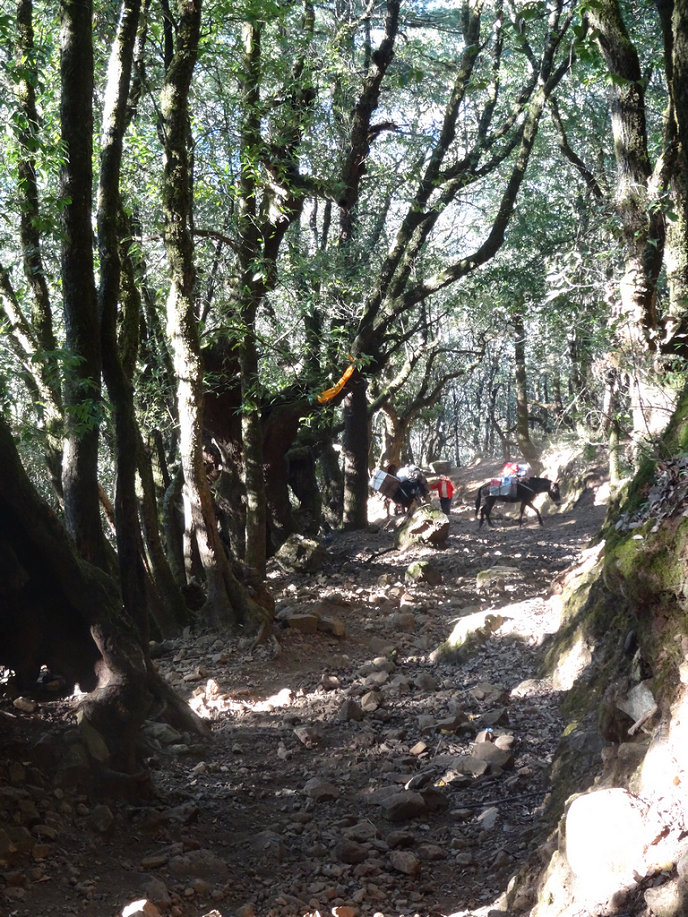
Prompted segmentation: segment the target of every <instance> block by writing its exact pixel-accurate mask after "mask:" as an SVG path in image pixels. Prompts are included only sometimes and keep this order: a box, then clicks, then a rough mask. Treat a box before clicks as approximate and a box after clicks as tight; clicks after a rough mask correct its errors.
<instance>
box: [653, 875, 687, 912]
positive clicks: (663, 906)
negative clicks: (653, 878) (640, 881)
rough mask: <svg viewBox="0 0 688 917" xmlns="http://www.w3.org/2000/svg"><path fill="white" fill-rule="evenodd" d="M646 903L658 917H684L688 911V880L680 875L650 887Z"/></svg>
mask: <svg viewBox="0 0 688 917" xmlns="http://www.w3.org/2000/svg"><path fill="white" fill-rule="evenodd" d="M645 903H646V904H647V906H648V907H649V908H650V910H651V911H652V913H653V914H654V915H656V917H684V915H685V914H686V913H687V912H688V882H686V880H685V879H682V878H680V877H678V878H675V879H670V880H669V881H668V882H665V883H664V884H663V885H658V886H657V887H656V888H648V889H647V891H646V892H645Z"/></svg>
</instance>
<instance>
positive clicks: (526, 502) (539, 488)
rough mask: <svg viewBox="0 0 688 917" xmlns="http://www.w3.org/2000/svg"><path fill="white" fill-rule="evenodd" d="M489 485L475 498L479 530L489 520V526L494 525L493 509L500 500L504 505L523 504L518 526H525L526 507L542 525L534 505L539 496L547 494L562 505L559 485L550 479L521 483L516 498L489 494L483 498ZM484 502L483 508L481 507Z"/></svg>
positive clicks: (540, 517) (480, 489)
mask: <svg viewBox="0 0 688 917" xmlns="http://www.w3.org/2000/svg"><path fill="white" fill-rule="evenodd" d="M489 487H490V485H489V484H483V485H482V487H479V488H478V495H477V497H476V498H475V514H476V516H477V515H478V513H480V525H479V526H478V528H481V527H482V524H483V522H484V521H485V520H486V519H487V523H488V525H492V519H490V513H491V512H492V507H493V506H494V505H495V503H496V502H497V501H498V500H501V501H503V502H504V503H520V504H521V513H520V515H519V517H518V524H519V526H520V525H523V513H524V512H525V508H526V506H529V507H530V508H531V509H532V510H533V512H534V513H535V514H536V516H537V517H538V522H539V523H540V525H542V516H541V515H540V511H539V510H538V508H537V506H535V504H534V503H533V500H534V499H535V497H536V496H537V495H538V494H547V496H548V497H549V498H550V499H551V500H553V501H554V502H555V503H556V504H557V506H558V505H559V504H560V503H561V494H560V493H559V483H558V482H557V481H550V480H549V478H528V480H527V481H519V482H518V483H517V484H516V495H515V496H513V497H512V496H510V495H508V496H506V495H505V496H502V495H501V494H490V493H487V494H486V495H485V496H483V491H484V490H486V489H487V490H489ZM481 500H482V506H481V505H480V503H481Z"/></svg>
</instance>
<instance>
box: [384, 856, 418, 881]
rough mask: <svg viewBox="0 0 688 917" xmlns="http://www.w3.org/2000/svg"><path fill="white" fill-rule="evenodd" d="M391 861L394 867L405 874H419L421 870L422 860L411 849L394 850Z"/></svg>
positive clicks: (390, 857)
mask: <svg viewBox="0 0 688 917" xmlns="http://www.w3.org/2000/svg"><path fill="white" fill-rule="evenodd" d="M389 862H390V865H391V867H392V869H395V870H396V871H397V872H401V873H403V874H404V875H405V876H417V875H418V873H419V872H420V860H419V859H418V857H417V856H416V855H415V854H413V853H411V851H410V850H392V851H391V852H390V854H389Z"/></svg>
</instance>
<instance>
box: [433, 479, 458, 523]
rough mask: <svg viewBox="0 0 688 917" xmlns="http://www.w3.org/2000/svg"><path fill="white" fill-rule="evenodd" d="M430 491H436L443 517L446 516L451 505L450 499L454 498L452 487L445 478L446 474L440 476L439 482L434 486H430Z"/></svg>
mask: <svg viewBox="0 0 688 917" xmlns="http://www.w3.org/2000/svg"><path fill="white" fill-rule="evenodd" d="M430 490H436V491H437V493H438V494H439V498H440V506H441V507H442V512H443V513H444V514H445V516H448V515H449V513H450V512H451V503H452V497H453V496H454V485H453V484H452V482H451V481H450V480H449V478H448V477H447V476H446V474H441V475H440V479H439V481H435V483H434V484H431V485H430Z"/></svg>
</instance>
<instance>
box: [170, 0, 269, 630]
mask: <svg viewBox="0 0 688 917" xmlns="http://www.w3.org/2000/svg"><path fill="white" fill-rule="evenodd" d="M177 17H178V18H177V28H176V47H175V51H174V54H173V56H172V59H171V61H170V64H169V66H168V68H167V72H166V74H165V82H164V86H163V90H162V94H161V114H162V118H163V130H164V136H165V161H164V176H163V206H164V214H165V227H164V240H165V249H166V251H167V257H168V261H169V269H170V291H169V295H168V300H167V331H168V335H169V338H170V341H171V346H172V352H173V354H174V368H175V374H176V377H177V406H178V412H179V428H180V429H179V448H180V455H181V462H182V469H183V473H184V490H185V501H186V506H187V507H188V524H189V527H190V531H191V532H192V534H193V536H194V539H195V545H196V548H197V550H198V553H199V556H200V560H201V563H202V566H203V572H204V575H205V582H206V588H207V601H206V610H207V612H208V614H209V616H210V618H211V619H212V620H214V621H215V622H224V623H229V624H232V625H239V624H242V625H243V626H246V627H249V628H250V627H254V628H255V627H258V626H259V625H260V624H261V623H262V621H263V618H264V615H263V613H262V611H261V609H259V608H258V606H257V605H255V603H254V602H252V601H251V599H250V598H249V596H248V594H247V592H246V590H245V589H244V588H243V587H242V586H241V584H240V583H239V582H238V580H237V579H236V577H235V575H234V573H233V572H232V569H231V566H230V563H229V559H228V557H227V555H226V553H225V550H224V547H223V545H222V542H221V539H220V534H219V531H218V527H217V519H216V516H215V510H214V507H213V500H212V494H211V492H210V487H209V485H208V480H207V477H206V473H205V465H204V461H203V435H202V434H203V420H202V404H203V362H202V358H201V346H200V336H199V329H198V323H197V318H196V315H197V310H196V291H195V280H196V271H195V265H194V246H193V234H192V221H193V207H192V200H193V196H192V178H191V167H190V161H189V156H190V153H189V151H190V146H191V138H190V130H189V107H188V106H189V90H190V86H191V78H192V75H193V71H194V67H195V64H196V58H197V54H198V45H199V39H200V25H201V4H200V0H194V2H192V3H186V2H183V0H181V2H180V3H179V5H178V8H177Z"/></svg>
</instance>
